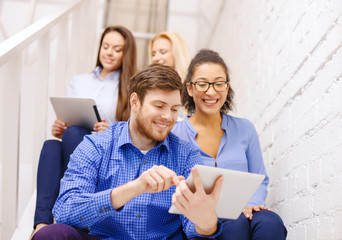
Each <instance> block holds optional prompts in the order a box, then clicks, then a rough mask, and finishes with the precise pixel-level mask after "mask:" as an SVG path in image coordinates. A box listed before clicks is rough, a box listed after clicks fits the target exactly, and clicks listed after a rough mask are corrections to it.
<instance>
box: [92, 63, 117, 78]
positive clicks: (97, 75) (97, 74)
mask: <svg viewBox="0 0 342 240" xmlns="http://www.w3.org/2000/svg"><path fill="white" fill-rule="evenodd" d="M101 70H102V68H101V67H99V66H97V67H96V68H95V69H94V72H93V74H94V76H95V78H96V79H100V80H101V79H102V78H101V75H100V73H101ZM120 73H121V70H117V71H113V72H110V73H108V75H107V76H106V79H108V80H115V79H118V80H119V77H120Z"/></svg>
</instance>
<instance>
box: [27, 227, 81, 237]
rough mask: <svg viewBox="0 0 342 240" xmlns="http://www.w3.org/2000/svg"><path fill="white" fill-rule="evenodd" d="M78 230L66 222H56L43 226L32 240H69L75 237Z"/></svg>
mask: <svg viewBox="0 0 342 240" xmlns="http://www.w3.org/2000/svg"><path fill="white" fill-rule="evenodd" d="M77 234H78V231H77V230H76V229H75V228H73V227H71V226H69V225H66V224H62V223H56V224H51V225H48V226H45V227H43V228H42V229H40V230H39V231H38V232H36V233H35V234H34V235H33V237H32V240H45V239H49V240H69V239H77V238H75V236H77Z"/></svg>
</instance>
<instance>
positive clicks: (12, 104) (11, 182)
mask: <svg viewBox="0 0 342 240" xmlns="http://www.w3.org/2000/svg"><path fill="white" fill-rule="evenodd" d="M0 71H1V78H2V77H3V79H5V80H7V81H1V82H2V84H1V86H2V88H1V98H2V99H1V105H2V110H3V116H2V126H1V131H2V143H3V149H2V150H3V151H2V159H1V163H2V189H1V196H2V202H1V224H2V225H1V239H11V236H12V233H13V232H14V230H15V228H16V224H17V205H18V163H19V152H18V151H19V131H20V129H19V119H20V92H19V91H20V90H19V89H20V76H21V54H18V55H17V56H15V57H13V58H12V59H10V60H9V63H8V64H7V65H5V66H4V67H3V68H2V69H1V70H0ZM8 79H10V81H8Z"/></svg>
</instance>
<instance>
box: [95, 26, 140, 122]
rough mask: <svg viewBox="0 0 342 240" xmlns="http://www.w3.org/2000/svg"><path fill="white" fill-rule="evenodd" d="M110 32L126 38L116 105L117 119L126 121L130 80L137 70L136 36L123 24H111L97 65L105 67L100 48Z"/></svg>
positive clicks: (103, 34)
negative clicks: (102, 62) (101, 60)
mask: <svg viewBox="0 0 342 240" xmlns="http://www.w3.org/2000/svg"><path fill="white" fill-rule="evenodd" d="M109 32H118V33H120V34H121V35H122V36H123V38H124V39H125V46H124V49H123V59H122V64H121V67H120V69H121V74H120V79H119V94H118V102H117V107H116V121H126V120H128V118H129V115H130V112H129V104H128V90H127V87H128V82H129V79H130V78H131V77H132V76H133V75H134V74H135V73H136V71H137V50H136V44H135V38H134V37H133V34H132V33H131V32H130V31H129V30H128V29H127V28H125V27H123V26H110V27H107V28H106V29H105V30H104V32H103V33H102V36H101V41H100V46H99V51H98V54H97V62H96V66H98V67H101V68H103V66H102V64H101V62H100V50H101V45H102V41H103V38H104V37H105V36H106V34H107V33H109Z"/></svg>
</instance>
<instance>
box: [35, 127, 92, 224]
mask: <svg viewBox="0 0 342 240" xmlns="http://www.w3.org/2000/svg"><path fill="white" fill-rule="evenodd" d="M90 133H91V132H90V131H88V130H86V129H84V128H82V127H79V126H71V127H68V128H67V129H66V130H65V131H64V134H63V138H62V141H60V140H47V141H45V142H44V145H43V148H42V150H41V152H40V157H39V163H38V170H37V200H36V209H35V215H34V228H35V226H36V225H37V224H39V223H47V224H52V223H53V216H52V208H53V205H54V204H55V201H56V199H57V197H58V194H59V187H60V180H61V178H62V177H63V175H64V172H65V170H66V169H67V166H68V163H69V159H70V155H71V154H72V152H73V151H74V150H75V148H76V147H77V146H78V144H79V143H80V142H81V141H82V140H83V137H84V136H85V135H87V134H90Z"/></svg>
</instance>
